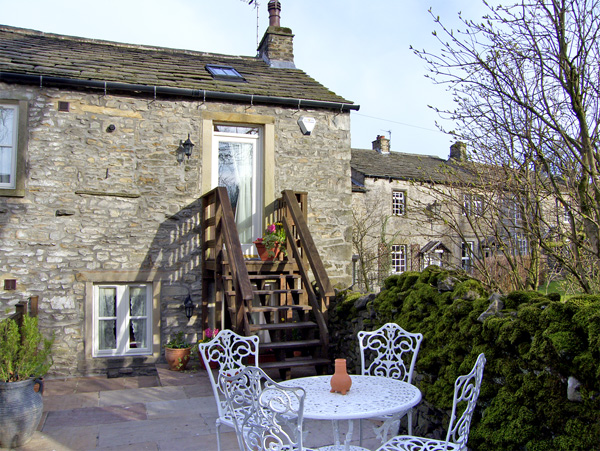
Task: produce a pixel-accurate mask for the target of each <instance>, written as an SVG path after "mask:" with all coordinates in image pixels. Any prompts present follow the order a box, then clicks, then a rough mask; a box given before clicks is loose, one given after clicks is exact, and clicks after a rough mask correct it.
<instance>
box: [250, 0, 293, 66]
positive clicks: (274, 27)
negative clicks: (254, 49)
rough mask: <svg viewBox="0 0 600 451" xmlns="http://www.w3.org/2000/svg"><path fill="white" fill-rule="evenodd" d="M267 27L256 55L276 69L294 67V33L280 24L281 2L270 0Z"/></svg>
mask: <svg viewBox="0 0 600 451" xmlns="http://www.w3.org/2000/svg"><path fill="white" fill-rule="evenodd" d="M268 8H269V28H267V31H266V32H265V35H264V36H263V38H262V41H260V44H259V46H258V56H259V57H261V58H262V59H263V60H264V61H265V62H266V63H267V64H268V65H269V66H271V67H275V68H278V69H295V68H296V66H295V65H294V35H293V34H292V30H290V29H289V28H285V27H282V26H281V23H280V22H281V16H280V13H281V3H280V2H279V1H278V0H270V1H269V4H268Z"/></svg>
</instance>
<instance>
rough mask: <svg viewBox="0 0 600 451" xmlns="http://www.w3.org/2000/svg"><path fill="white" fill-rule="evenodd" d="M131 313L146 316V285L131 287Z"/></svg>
mask: <svg viewBox="0 0 600 451" xmlns="http://www.w3.org/2000/svg"><path fill="white" fill-rule="evenodd" d="M129 314H130V315H131V316H146V287H131V288H130V289H129Z"/></svg>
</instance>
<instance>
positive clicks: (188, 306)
mask: <svg viewBox="0 0 600 451" xmlns="http://www.w3.org/2000/svg"><path fill="white" fill-rule="evenodd" d="M183 308H184V309H185V316H186V317H187V319H190V318H191V317H192V315H193V314H194V303H193V302H192V297H191V296H190V295H189V294H188V295H187V298H185V301H183Z"/></svg>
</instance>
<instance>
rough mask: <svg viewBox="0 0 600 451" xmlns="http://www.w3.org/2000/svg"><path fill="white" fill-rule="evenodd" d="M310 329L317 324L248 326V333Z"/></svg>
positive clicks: (297, 323)
mask: <svg viewBox="0 0 600 451" xmlns="http://www.w3.org/2000/svg"><path fill="white" fill-rule="evenodd" d="M312 327H317V323H315V322H313V321H297V322H295V323H271V324H250V331H251V332H256V331H259V330H288V329H307V328H312Z"/></svg>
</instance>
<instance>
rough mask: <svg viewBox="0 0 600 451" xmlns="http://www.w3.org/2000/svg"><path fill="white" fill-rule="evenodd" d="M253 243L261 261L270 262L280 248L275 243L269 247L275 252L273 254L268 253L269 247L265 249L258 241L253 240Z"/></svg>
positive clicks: (276, 256)
mask: <svg viewBox="0 0 600 451" xmlns="http://www.w3.org/2000/svg"><path fill="white" fill-rule="evenodd" d="M254 245H255V246H256V250H257V251H258V256H259V257H260V259H261V260H262V261H263V262H270V261H273V260H275V259H277V258H278V257H279V252H280V249H279V245H278V244H276V245H275V247H274V248H273V249H271V250H272V251H273V253H274V254H275V255H273V256H271V255H269V249H267V248H266V247H265V245H264V244H262V243H261V242H260V241H255V242H254Z"/></svg>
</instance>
